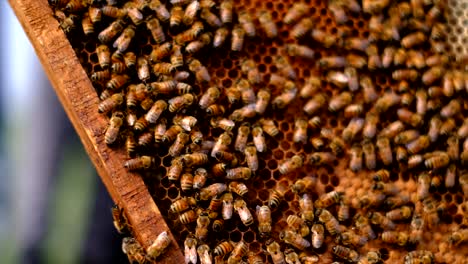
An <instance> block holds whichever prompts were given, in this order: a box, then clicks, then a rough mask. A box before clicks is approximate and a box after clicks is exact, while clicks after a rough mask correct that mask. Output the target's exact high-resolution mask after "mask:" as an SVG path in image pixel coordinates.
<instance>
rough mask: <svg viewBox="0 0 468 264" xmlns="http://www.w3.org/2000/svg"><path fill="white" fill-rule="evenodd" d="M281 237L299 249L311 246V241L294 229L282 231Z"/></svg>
mask: <svg viewBox="0 0 468 264" xmlns="http://www.w3.org/2000/svg"><path fill="white" fill-rule="evenodd" d="M279 238H280V239H281V240H283V241H284V242H285V243H287V244H290V245H292V246H293V247H295V248H297V249H299V250H304V249H306V248H308V247H310V242H309V241H307V240H306V239H304V238H303V237H302V236H301V235H299V234H298V233H295V232H294V231H291V230H284V231H281V233H280V234H279Z"/></svg>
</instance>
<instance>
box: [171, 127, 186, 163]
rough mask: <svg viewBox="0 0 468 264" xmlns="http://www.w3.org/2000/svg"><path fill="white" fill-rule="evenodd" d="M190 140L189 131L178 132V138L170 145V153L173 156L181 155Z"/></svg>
mask: <svg viewBox="0 0 468 264" xmlns="http://www.w3.org/2000/svg"><path fill="white" fill-rule="evenodd" d="M189 140H190V136H189V135H188V134H187V133H184V132H181V133H179V134H177V137H176V140H175V141H174V143H173V144H172V145H171V146H170V147H169V155H171V156H172V157H177V156H179V155H180V154H181V153H182V151H183V149H184V147H185V145H186V144H187V143H188V141H189Z"/></svg>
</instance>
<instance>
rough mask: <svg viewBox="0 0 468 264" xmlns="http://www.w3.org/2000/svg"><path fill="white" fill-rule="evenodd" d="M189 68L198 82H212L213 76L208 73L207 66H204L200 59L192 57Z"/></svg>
mask: <svg viewBox="0 0 468 264" xmlns="http://www.w3.org/2000/svg"><path fill="white" fill-rule="evenodd" d="M189 70H190V71H191V72H193V73H194V74H195V78H196V79H197V82H199V83H207V82H210V80H211V76H210V74H209V73H208V69H207V68H206V67H205V66H203V65H202V64H201V62H200V61H199V60H197V59H193V58H192V59H191V60H190V62H189Z"/></svg>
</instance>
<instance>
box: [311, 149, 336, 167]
mask: <svg viewBox="0 0 468 264" xmlns="http://www.w3.org/2000/svg"><path fill="white" fill-rule="evenodd" d="M308 160H309V163H310V164H312V165H317V166H320V165H332V164H333V162H334V161H335V160H336V156H335V154H333V153H331V152H315V153H313V154H312V155H310V157H309V158H308Z"/></svg>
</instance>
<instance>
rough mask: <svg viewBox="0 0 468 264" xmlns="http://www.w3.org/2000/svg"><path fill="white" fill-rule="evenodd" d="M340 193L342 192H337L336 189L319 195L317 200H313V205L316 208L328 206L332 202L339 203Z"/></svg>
mask: <svg viewBox="0 0 468 264" xmlns="http://www.w3.org/2000/svg"><path fill="white" fill-rule="evenodd" d="M342 195H343V194H342V193H340V192H337V191H332V192H328V193H325V194H323V195H321V196H320V197H319V199H318V200H316V201H315V204H314V205H315V207H317V208H327V207H330V206H332V205H333V204H336V203H339V202H340V200H341V196H342Z"/></svg>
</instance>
